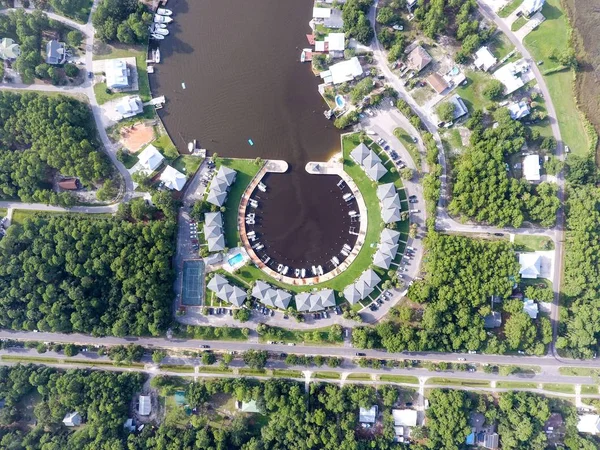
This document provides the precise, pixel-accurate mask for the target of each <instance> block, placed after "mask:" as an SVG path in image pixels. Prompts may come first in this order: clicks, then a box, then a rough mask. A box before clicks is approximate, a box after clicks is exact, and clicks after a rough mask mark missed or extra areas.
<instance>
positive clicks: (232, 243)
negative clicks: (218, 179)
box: [215, 158, 262, 248]
mask: <svg viewBox="0 0 600 450" xmlns="http://www.w3.org/2000/svg"><path fill="white" fill-rule="evenodd" d="M215 163H216V165H217V167H219V166H221V164H223V165H225V166H227V167H229V168H230V169H233V170H235V171H236V172H237V175H236V177H235V183H233V186H231V189H230V190H229V195H228V196H227V202H226V203H225V213H224V214H223V216H224V217H223V219H224V221H225V244H226V245H227V246H228V247H229V248H233V247H237V246H238V242H239V241H240V235H239V233H238V227H237V216H238V208H239V206H240V201H241V199H242V195H244V191H245V190H246V188H247V187H248V185H249V184H250V181H252V178H254V176H255V175H256V174H257V173H258V171H259V170H260V169H261V167H262V165H261V164H256V162H255V161H254V160H252V159H232V158H217V159H216V161H215Z"/></svg>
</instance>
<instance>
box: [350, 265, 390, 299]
mask: <svg viewBox="0 0 600 450" xmlns="http://www.w3.org/2000/svg"><path fill="white" fill-rule="evenodd" d="M380 281H381V278H379V276H378V275H377V274H376V273H375V271H374V270H373V269H367V270H365V271H364V272H363V273H362V274H361V276H360V277H359V278H358V280H356V281H355V282H354V283H352V284H350V285H348V286H346V287H345V288H344V297H345V298H346V300H347V301H348V303H350V304H351V305H354V304H356V303H357V302H359V301H360V300H363V299H365V298H367V297H368V296H369V295H371V293H372V292H373V291H374V290H375V286H377V284H378V283H379V282H380Z"/></svg>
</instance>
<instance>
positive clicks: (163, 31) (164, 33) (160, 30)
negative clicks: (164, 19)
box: [154, 28, 169, 36]
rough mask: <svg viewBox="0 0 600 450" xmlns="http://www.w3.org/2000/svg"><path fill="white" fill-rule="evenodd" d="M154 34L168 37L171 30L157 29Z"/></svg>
mask: <svg viewBox="0 0 600 450" xmlns="http://www.w3.org/2000/svg"><path fill="white" fill-rule="evenodd" d="M154 34H162V35H163V36H168V35H169V30H167V29H166V28H156V29H155V30H154Z"/></svg>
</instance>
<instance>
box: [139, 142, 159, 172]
mask: <svg viewBox="0 0 600 450" xmlns="http://www.w3.org/2000/svg"><path fill="white" fill-rule="evenodd" d="M164 160H165V157H164V156H163V155H161V154H160V152H159V151H158V149H157V148H156V147H155V146H154V145H152V144H150V145H148V146H147V147H146V148H145V149H144V150H142V151H141V152H140V154H139V155H138V162H139V163H140V164H141V165H142V167H143V168H144V169H145V170H148V171H150V172H153V171H155V170H156V169H158V168H159V167H160V165H161V164H162V162H163V161H164Z"/></svg>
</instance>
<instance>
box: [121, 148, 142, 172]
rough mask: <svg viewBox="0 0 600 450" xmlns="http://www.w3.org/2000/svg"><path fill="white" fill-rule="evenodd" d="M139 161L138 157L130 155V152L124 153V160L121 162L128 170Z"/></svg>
mask: <svg viewBox="0 0 600 450" xmlns="http://www.w3.org/2000/svg"><path fill="white" fill-rule="evenodd" d="M138 161H139V159H138V157H137V156H136V155H133V154H131V153H129V152H128V151H124V152H123V158H122V160H121V162H122V163H123V165H124V166H125V167H126V168H127V169H131V168H132V167H133V166H135V165H136V163H137V162H138Z"/></svg>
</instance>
